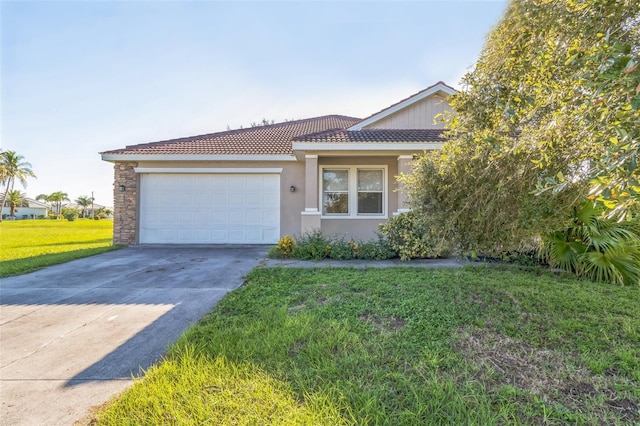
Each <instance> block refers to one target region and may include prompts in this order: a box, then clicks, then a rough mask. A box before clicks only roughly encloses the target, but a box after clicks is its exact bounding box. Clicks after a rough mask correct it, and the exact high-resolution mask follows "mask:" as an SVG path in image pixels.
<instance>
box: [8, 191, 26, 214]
mask: <svg viewBox="0 0 640 426" xmlns="http://www.w3.org/2000/svg"><path fill="white" fill-rule="evenodd" d="M25 197H26V195H25V194H24V193H22V192H20V191H18V190H17V189H12V190H11V191H9V192H8V193H7V203H6V204H8V205H9V216H15V215H16V208H17V207H20V206H22V203H23V202H24V199H25Z"/></svg>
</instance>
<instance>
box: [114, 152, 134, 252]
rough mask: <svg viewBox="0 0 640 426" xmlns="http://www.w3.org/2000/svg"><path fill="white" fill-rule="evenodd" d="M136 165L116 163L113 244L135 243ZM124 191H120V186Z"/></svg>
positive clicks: (129, 244) (127, 244)
mask: <svg viewBox="0 0 640 426" xmlns="http://www.w3.org/2000/svg"><path fill="white" fill-rule="evenodd" d="M137 166H138V163H116V164H115V166H114V167H113V168H114V176H115V180H114V182H113V244H114V245H124V246H131V245H134V244H136V243H137V235H136V234H137V229H138V177H137V176H136V172H135V170H134V167H137ZM121 185H123V186H124V191H120V186H121Z"/></svg>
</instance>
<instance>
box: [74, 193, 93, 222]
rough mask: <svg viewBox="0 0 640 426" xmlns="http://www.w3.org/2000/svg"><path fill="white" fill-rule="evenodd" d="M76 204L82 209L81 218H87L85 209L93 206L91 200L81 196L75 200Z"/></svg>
mask: <svg viewBox="0 0 640 426" xmlns="http://www.w3.org/2000/svg"><path fill="white" fill-rule="evenodd" d="M76 203H77V204H78V205H79V206H80V207H82V213H81V215H82V217H83V218H85V217H87V209H88V207H89V206H91V205H92V204H93V198H91V197H89V196H86V195H83V196H80V197H78V198H76Z"/></svg>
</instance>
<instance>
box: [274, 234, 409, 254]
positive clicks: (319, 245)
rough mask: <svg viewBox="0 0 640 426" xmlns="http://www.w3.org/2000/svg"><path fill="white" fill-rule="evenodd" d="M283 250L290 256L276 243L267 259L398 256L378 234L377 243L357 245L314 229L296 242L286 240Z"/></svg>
mask: <svg viewBox="0 0 640 426" xmlns="http://www.w3.org/2000/svg"><path fill="white" fill-rule="evenodd" d="M283 238H285V237H283ZM281 241H282V240H281ZM286 247H287V251H290V254H289V255H287V254H286V253H285V251H284V250H283V248H284V247H283V245H282V244H280V243H279V244H278V245H277V246H274V247H272V248H271V249H270V250H269V257H271V258H274V259H278V258H284V257H291V258H293V259H300V260H322V259H334V260H351V259H366V260H384V259H393V258H395V257H398V254H397V252H396V251H395V250H394V249H393V247H391V245H390V244H389V243H388V242H387V240H386V239H385V238H384V236H382V235H378V239H377V241H375V240H373V241H363V242H360V241H354V240H350V241H347V240H345V239H344V237H342V236H334V237H329V236H326V235H324V234H323V233H322V232H321V231H319V230H315V231H312V232H307V233H305V234H303V235H301V236H299V237H298V238H297V239H296V240H295V241H294V240H291V241H287V244H286Z"/></svg>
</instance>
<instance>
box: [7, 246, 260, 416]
mask: <svg viewBox="0 0 640 426" xmlns="http://www.w3.org/2000/svg"><path fill="white" fill-rule="evenodd" d="M266 252H267V248H266V247H256V246H248V247H235V246H234V247H211V246H205V247H177V246H170V247H168V246H167V247H155V246H138V247H129V248H124V249H121V250H117V251H113V252H109V253H105V254H102V255H98V256H93V257H89V258H85V259H80V260H76V261H73V262H69V263H66V264H63V265H57V266H52V267H49V268H46V269H43V270H41V271H38V272H35V273H32V274H28V275H23V276H19V277H13V278H5V279H2V280H0V302H1V307H0V400H1V401H2V411H1V412H0V422H1V423H2V424H6V425H42V424H50V425H53V424H55V425H71V424H74V422H75V421H76V420H78V419H80V418H82V417H83V416H85V415H86V414H87V412H88V409H89V408H91V407H92V406H95V405H99V404H101V403H103V402H105V401H107V400H109V399H110V398H111V397H113V396H114V395H116V394H118V393H119V392H121V391H122V390H124V389H125V388H126V387H127V386H129V385H131V383H132V379H131V378H132V376H136V375H140V374H141V369H146V368H148V367H149V366H150V365H151V364H153V363H154V362H156V361H157V360H158V359H160V358H161V357H162V355H163V354H164V353H165V351H166V349H167V346H168V345H170V344H171V343H172V342H174V341H175V340H176V339H177V338H178V337H179V336H180V334H181V333H182V332H183V331H184V330H185V329H186V328H187V327H188V326H189V325H191V324H193V323H194V322H196V321H197V320H198V319H199V318H200V317H202V315H203V314H205V313H207V312H208V311H210V310H211V308H212V307H213V306H214V305H215V304H216V303H217V302H218V301H219V300H220V299H221V298H222V297H223V296H224V295H225V294H226V293H227V292H229V291H231V290H233V289H235V288H237V287H239V286H240V285H241V284H242V283H243V277H244V276H245V275H246V274H247V273H248V272H249V271H250V270H251V269H252V268H253V267H255V266H257V265H259V264H260V262H261V261H262V260H263V259H264V258H265V256H266Z"/></svg>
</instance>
